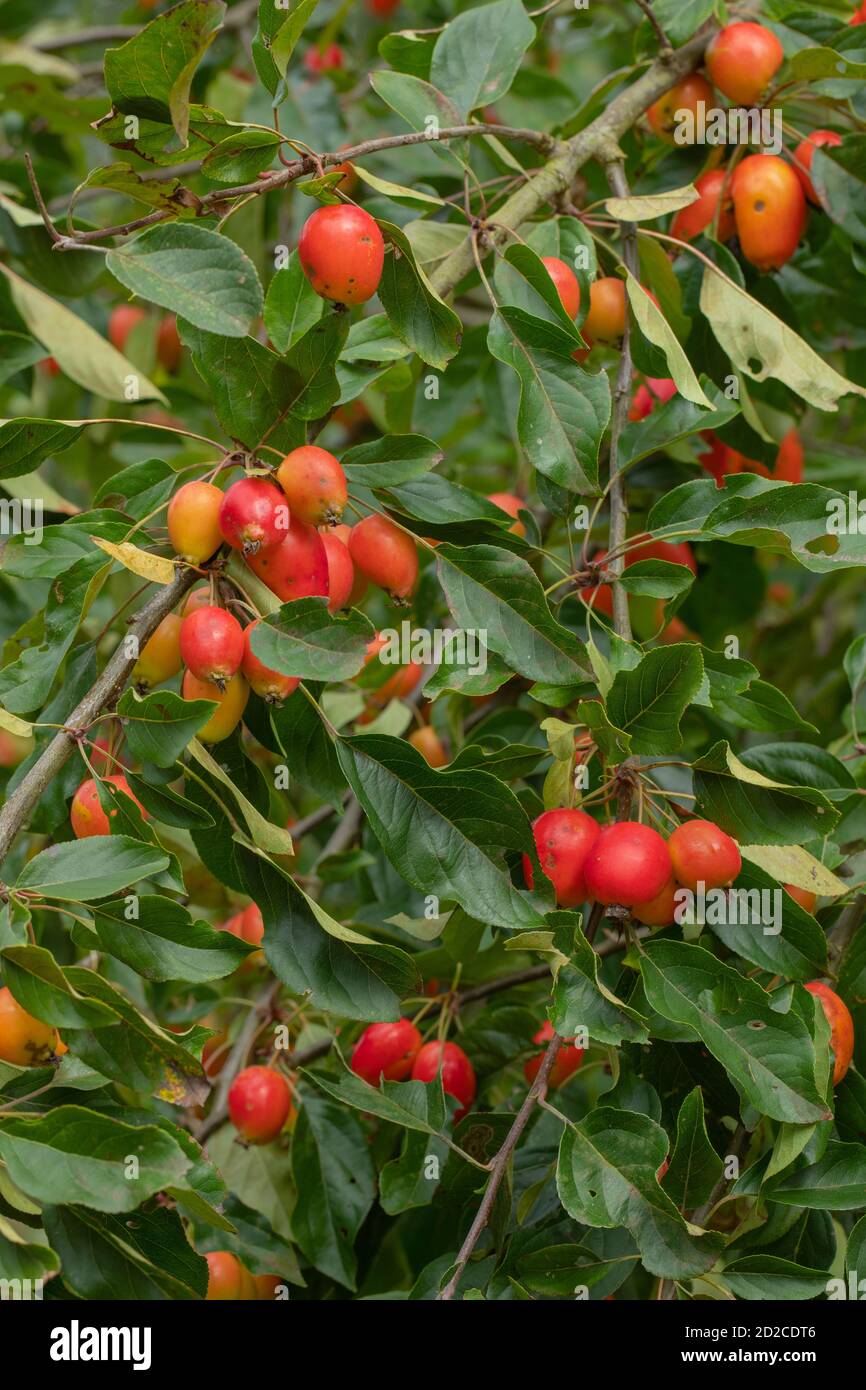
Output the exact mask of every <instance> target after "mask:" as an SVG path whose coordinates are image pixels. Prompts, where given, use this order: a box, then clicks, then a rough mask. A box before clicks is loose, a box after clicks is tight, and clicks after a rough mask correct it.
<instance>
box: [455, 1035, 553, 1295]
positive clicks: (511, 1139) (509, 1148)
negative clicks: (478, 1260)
mask: <svg viewBox="0 0 866 1390" xmlns="http://www.w3.org/2000/svg"><path fill="white" fill-rule="evenodd" d="M561 1046H562V1038H561V1037H560V1036H559V1034H558V1033H554V1035H553V1037H552V1038H551V1040H550V1042H549V1044H548V1047H547V1051H546V1052H545V1054H544V1058H543V1060H542V1063H541V1066H540V1067H539V1069H538V1075H537V1076H536V1078H535V1080H534V1081H533V1083H532V1085H531V1086H530V1088H529V1090H528V1091H527V1093H526V1098H525V1099H524V1102H523V1104H522V1105H521V1107H520V1109H519V1110H518V1112H517V1114H516V1115H515V1117H514V1123H513V1124H512V1126H511V1128H510V1130H509V1131H508V1133H507V1134H506V1136H505V1139H504V1140H503V1143H502V1148H501V1149H500V1150H499V1153H498V1154H497V1155H496V1157H495V1159H494V1160H493V1168H492V1170H491V1173H490V1180H489V1182H488V1184H487V1188H486V1190H485V1193H484V1196H483V1198H482V1199H481V1205H480V1207H479V1208H478V1211H477V1213H476V1215H475V1220H474V1221H473V1222H472V1225H471V1226H470V1227H469V1230H468V1232H467V1234H466V1239H465V1240H464V1242H463V1244H462V1245H461V1247H460V1250H459V1251H458V1254H457V1264H456V1266H455V1269H454V1273H453V1274H452V1276H451V1278H450V1279H449V1280H448V1283H447V1284H446V1285H445V1288H444V1289H442V1291H441V1293H439V1294H437V1302H440V1303H448V1302H450V1301H451V1299H453V1297H454V1295H455V1293H456V1292H457V1286H458V1284H459V1283H460V1279H461V1277H462V1274H463V1271H464V1270H465V1268H466V1266H467V1264H468V1263H469V1260H470V1258H471V1256H472V1252H473V1250H474V1249H475V1247H476V1245H477V1244H478V1242H479V1240H480V1239H481V1234H482V1232H483V1230H484V1228H485V1226H486V1225H487V1223H488V1221H489V1220H490V1213H491V1212H492V1210H493V1203H494V1202H495V1201H496V1194H497V1192H498V1191H499V1188H500V1186H501V1185H502V1179H503V1178H504V1177H505V1171H506V1169H507V1167H508V1164H509V1162H510V1160H511V1155H512V1153H513V1152H514V1150H515V1148H516V1147H517V1143H518V1140H519V1139H520V1136H521V1134H522V1133H523V1131H524V1130H525V1128H526V1126H527V1124H528V1123H529V1117H530V1115H531V1114H532V1112H533V1110H534V1109H535V1104H536V1101H538V1100H541V1099H543V1098H544V1096H545V1095H546V1094H547V1078H548V1077H549V1075H550V1073H551V1070H552V1068H553V1064H554V1062H555V1061H556V1055H557V1053H558V1052H559V1049H560V1047H561Z"/></svg>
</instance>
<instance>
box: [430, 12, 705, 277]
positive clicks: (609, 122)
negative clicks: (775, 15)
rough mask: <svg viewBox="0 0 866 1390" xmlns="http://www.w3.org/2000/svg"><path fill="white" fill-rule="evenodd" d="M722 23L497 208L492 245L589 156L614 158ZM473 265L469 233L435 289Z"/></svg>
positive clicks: (657, 70)
mask: <svg viewBox="0 0 866 1390" xmlns="http://www.w3.org/2000/svg"><path fill="white" fill-rule="evenodd" d="M717 28H718V26H717V25H716V24H715V22H709V23H708V24H706V25H704V26H703V27H702V28H701V29H700V30H699V31H698V33H697V34H696V35H695V37H694V38H693V39H689V41H688V43H685V44H683V46H682V48H678V49H677V50H676V51H675V52H674V53H672V54H671V55H669V56H668V55H665V56H664V57H663V58H662V57H659V58H657V59H656V60H655V61H654V62H653V63H652V64H651V65H650V66H649V68H648V69H647V71H646V72H645V73H644V74H643V75H642V76H641V77H639V78H638V79H637V81H636V82H634V83H633V84H632V86H631V87H629V88H628V89H627V90H626V91H624V92H622V93H621V94H620V96H618V97H615V98H614V100H613V101H612V102H611V104H610V106H608V108H607V109H606V110H605V111H603V112H602V114H601V115H600V116H597V117H596V119H595V120H594V121H591V122H590V124H589V125H588V126H585V127H584V129H583V130H581V131H579V132H578V134H577V135H573V136H572V137H571V139H570V140H569V141H568V142H567V143H566V145H565V148H564V149H563V150H562V151H561V152H560V153H559V154H556V155H555V156H554V158H553V159H551V160H550V162H549V163H548V164H546V165H545V167H544V168H543V169H539V171H538V173H537V174H534V175H533V176H532V177H531V178H529V179H527V181H526V183H524V184H523V185H522V186H521V187H520V188H518V190H517V192H516V193H514V194H512V196H511V197H510V198H508V199H507V200H506V202H504V203H503V204H502V207H501V208H499V209H498V211H497V213H496V227H495V228H494V229H491V231H490V232H488V233H487V236H486V242H487V247H488V249H489V248H491V247H493V246H502V245H504V244H505V243H506V242H507V241H508V240H509V236H510V232H511V231H516V230H517V228H518V227H519V226H520V225H521V223H523V222H526V221H528V220H529V218H530V217H533V216H534V215H535V213H536V212H537V211H538V209H539V208H540V207H541V206H542V205H543V204H544V203H549V202H552V201H555V199H556V198H557V197H559V196H560V195H561V194H562V193H565V192H566V191H567V190H568V189H569V188H570V187H571V185H572V183H573V182H574V178H575V175H576V174H577V173H578V171H579V170H580V169H582V168H583V166H584V164H586V163H587V162H588V161H589V160H590V159H595V158H601V159H602V160H605V159H607V160H609V159H610V158H611V157H614V158H615V157H616V156H617V155H618V153H619V151H618V149H617V142H618V141H619V140H620V139H621V137H622V136H623V135H624V134H625V133H626V131H627V130H629V129H630V128H631V126H633V125H634V123H635V121H636V120H638V119H639V117H640V116H642V115H643V113H644V112H645V111H646V110H647V109H648V107H650V106H652V104H653V102H654V101H657V100H658V98H659V97H660V96H663V95H664V93H665V92H666V91H668V90H669V89H670V88H671V87H673V86H674V85H675V84H676V83H677V82H679V81H680V79H681V78H683V77H686V76H687V75H688V74H689V73H690V72H692V71H693V69H694V68H695V67H696V66H697V65H698V63H699V62H700V61H701V58H702V56H703V53H704V49H705V48H706V46H707V44H708V43H709V41H710V39H711V38H712V36H713V34H714V33H715V32H716V29H717ZM483 250H484V247H483V246H479V251H481V252H483ZM474 266H475V258H474V256H473V251H472V238H471V237H467V238H466V241H465V242H464V243H463V244H462V245H461V246H458V247H456V249H455V250H454V251H452V252H451V254H450V255H449V256H446V258H445V260H444V261H443V262H442V264H441V265H440V266H439V268H438V269H437V270H436V272H435V273H434V274H433V275H432V277H431V279H432V282H433V287H434V289H435V290H436V291H437V292H438V293H439V294H441V295H445V294H448V293H450V291H451V290H453V289H455V288H456V286H457V285H459V284H460V281H461V280H463V279H464V278H465V277H466V276H467V275H468V274H469V273H470V271H471V270H473V268H474Z"/></svg>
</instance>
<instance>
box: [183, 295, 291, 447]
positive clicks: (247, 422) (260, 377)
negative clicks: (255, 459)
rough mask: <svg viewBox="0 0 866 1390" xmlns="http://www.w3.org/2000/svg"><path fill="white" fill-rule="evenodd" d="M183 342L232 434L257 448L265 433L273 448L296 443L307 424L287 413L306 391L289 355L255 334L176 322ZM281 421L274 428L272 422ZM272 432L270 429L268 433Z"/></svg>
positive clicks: (215, 408) (228, 430) (222, 422)
mask: <svg viewBox="0 0 866 1390" xmlns="http://www.w3.org/2000/svg"><path fill="white" fill-rule="evenodd" d="M178 328H179V330H180V336H181V341H182V342H183V344H184V345H185V346H186V347H188V348H189V350H190V352H191V353H192V356H193V363H194V365H195V369H196V371H197V372H198V374H199V376H200V377H201V378H202V381H203V382H204V383H205V385H206V387H207V390H208V392H209V393H210V395H211V398H212V402H213V408H214V410H215V412H216V416H217V419H218V420H219V422H220V424H221V425H222V427H223V429H224V430H225V432H226V434H228V435H229V436H230V438H232V439H235V440H237V441H238V443H240V444H243V445H245V446H246V447H247V448H249V449H254V448H255V447H256V445H257V444H258V442H259V440H260V439H262V438H263V437H264V436H265V434H267V437H268V443H269V444H272V445H273V446H274V448H275V449H285V450H286V452H287V453H288V451H289V450H290V449H294V448H297V446H298V445H299V444H302V443H303V438H304V436H303V429H302V427H301V425H300V423H299V422H298V421H297V420H295V419H294V418H291V417H290V418H289V419H283V418H282V417H283V412H284V411H285V410H286V408H287V404H289V403H290V402H291V401H292V400H293V399H296V398H297V397H298V396H299V395H300V394H301V392H302V389H303V388H302V383H301V382H300V381H299V379H298V376H297V374H296V373H295V372H294V371H293V370H292V368H291V367H290V366H289V364H288V363H287V362H286V360H285V358H283V357H280V356H278V354H277V353H275V352H271V351H270V350H269V349H268V348H266V347H263V346H262V344H261V343H259V342H257V341H256V339H255V338H243V339H241V340H240V341H238V339H237V338H230V337H226V336H217V335H216V334H213V333H202V332H200V331H199V330H198V329H196V328H193V326H192V325H191V324H186V323H183V322H179V323H178ZM275 421H277V422H279V423H278V424H277V425H276V428H274V422H275ZM268 431H270V433H268Z"/></svg>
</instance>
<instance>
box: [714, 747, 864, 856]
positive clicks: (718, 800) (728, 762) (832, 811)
mask: <svg viewBox="0 0 866 1390" xmlns="http://www.w3.org/2000/svg"><path fill="white" fill-rule="evenodd" d="M692 770H693V775H694V790H695V794H696V796H697V809H698V811H699V812H700V814H701V815H703V816H705V817H706V819H707V820H712V821H715V822H716V824H717V825H720V826H721V827H722V829H723V830H726V831H727V832H728V834H729V835H733V836H734V837H735V838H736V839H738V840H741V841H742V842H744V843H745V844H750V845H787V844H791V845H796V844H798V843H799V844H802V843H803V841H804V840H810V839H812V838H813V837H815V836H816V835H817V836H823V835H828V834H829V833H830V831H831V830H832V829H833V826H834V825H835V824H836V822H837V821H838V819H839V812H838V811H837V810H836V808H835V807H834V806H833V803H832V802H831V801H830V800H829V799H828V798H827V797H826V796H825V795H824V793H823V792H820V791H814V790H813V789H812V788H810V787H795V786H787V785H786V784H784V783H782V782H777V781H774V780H772V779H771V778H769V777H765V776H764V775H763V774H762V773H760V772H755V771H753V770H752V769H751V768H750V767H747V766H746V764H745V763H744V762H742V761H741V759H740V758H738V757H737V756H736V754H735V753H733V752H732V751H731V749H730V748H729V746H728V745H727V743H724V742H721V743H716V744H714V746H713V747H712V748H711V749H710V750H709V752H708V753H706V754H704V756H703V757H702V758H698V759H697V760H696V761H695V763H694V764H693V769H692Z"/></svg>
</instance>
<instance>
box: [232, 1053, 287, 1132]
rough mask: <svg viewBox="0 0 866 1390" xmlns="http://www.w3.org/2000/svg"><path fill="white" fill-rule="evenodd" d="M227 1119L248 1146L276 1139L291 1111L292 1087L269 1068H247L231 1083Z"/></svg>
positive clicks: (280, 1074)
mask: <svg viewBox="0 0 866 1390" xmlns="http://www.w3.org/2000/svg"><path fill="white" fill-rule="evenodd" d="M228 1109H229V1119H230V1120H231V1122H232V1124H233V1125H234V1127H235V1129H236V1130H237V1131H238V1133H239V1134H240V1135H241V1137H242V1138H243V1139H246V1141H247V1143H248V1144H269V1143H270V1142H271V1140H272V1139H276V1137H277V1135H278V1134H279V1132H280V1130H281V1129H282V1128H283V1125H284V1124H285V1123H286V1120H287V1119H288V1118H289V1112H290V1111H291V1109H292V1088H291V1086H290V1085H289V1083H288V1081H287V1080H286V1078H285V1077H284V1076H283V1075H282V1073H281V1072H278V1071H274V1069H273V1068H272V1067H246V1068H245V1069H244V1071H242V1072H239V1073H238V1075H237V1076H236V1077H235V1079H234V1081H233V1082H232V1084H231V1088H230V1089H229V1094H228Z"/></svg>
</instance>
